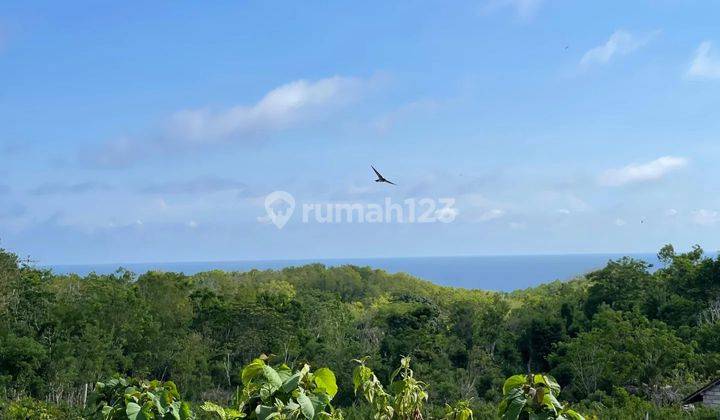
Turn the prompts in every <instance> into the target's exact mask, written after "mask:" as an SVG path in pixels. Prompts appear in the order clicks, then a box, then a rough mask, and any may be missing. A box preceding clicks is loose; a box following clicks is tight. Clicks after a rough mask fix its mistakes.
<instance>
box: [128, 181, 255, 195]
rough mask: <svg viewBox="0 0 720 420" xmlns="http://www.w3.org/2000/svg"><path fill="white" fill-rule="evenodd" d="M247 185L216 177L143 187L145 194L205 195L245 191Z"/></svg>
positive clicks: (142, 190)
mask: <svg viewBox="0 0 720 420" xmlns="http://www.w3.org/2000/svg"><path fill="white" fill-rule="evenodd" d="M246 190H247V185H245V184H244V183H242V182H240V181H236V180H233V179H227V178H217V177H200V178H195V179H190V180H186V181H171V182H165V183H159V184H152V185H147V186H144V187H142V188H141V189H140V192H142V193H146V194H207V193H214V192H220V191H241V192H243V191H246Z"/></svg>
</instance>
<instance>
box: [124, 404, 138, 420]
mask: <svg viewBox="0 0 720 420" xmlns="http://www.w3.org/2000/svg"><path fill="white" fill-rule="evenodd" d="M141 410H142V407H140V406H139V405H138V404H136V403H134V402H130V403H128V404H127V406H126V407H125V414H126V415H127V417H128V419H129V420H136V419H138V417H139V416H140V411H141Z"/></svg>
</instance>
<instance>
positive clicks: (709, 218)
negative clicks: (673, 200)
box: [692, 209, 720, 226]
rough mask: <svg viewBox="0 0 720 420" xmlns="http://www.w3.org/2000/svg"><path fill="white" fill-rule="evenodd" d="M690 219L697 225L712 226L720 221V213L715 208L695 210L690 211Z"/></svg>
mask: <svg viewBox="0 0 720 420" xmlns="http://www.w3.org/2000/svg"><path fill="white" fill-rule="evenodd" d="M692 221H693V222H694V223H697V224H698V225H703V226H713V225H715V224H716V223H717V222H720V213H718V212H717V211H715V210H706V209H700V210H695V211H694V212H692Z"/></svg>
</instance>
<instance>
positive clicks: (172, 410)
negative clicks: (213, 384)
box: [85, 378, 195, 420]
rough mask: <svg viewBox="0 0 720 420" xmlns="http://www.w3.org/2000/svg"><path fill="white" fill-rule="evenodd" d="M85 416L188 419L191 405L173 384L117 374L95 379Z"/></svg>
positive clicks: (144, 419) (106, 419) (132, 418)
mask: <svg viewBox="0 0 720 420" xmlns="http://www.w3.org/2000/svg"><path fill="white" fill-rule="evenodd" d="M85 418H87V419H97V420H101V419H102V420H116V419H117V420H121V419H128V420H149V419H175V420H191V419H194V418H195V416H194V414H193V412H192V410H191V409H190V405H189V404H188V403H187V402H184V401H182V400H181V399H180V394H179V393H178V390H177V388H176V387H175V384H174V383H172V382H170V381H167V382H160V381H142V380H137V379H126V378H116V379H111V380H109V381H107V382H98V383H97V384H96V385H95V391H94V392H93V394H92V395H91V396H90V400H89V401H88V407H87V408H86V414H85Z"/></svg>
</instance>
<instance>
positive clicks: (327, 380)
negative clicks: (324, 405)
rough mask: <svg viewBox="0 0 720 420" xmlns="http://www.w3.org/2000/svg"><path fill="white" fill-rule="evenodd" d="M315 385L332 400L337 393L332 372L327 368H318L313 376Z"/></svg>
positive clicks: (335, 381)
mask: <svg viewBox="0 0 720 420" xmlns="http://www.w3.org/2000/svg"><path fill="white" fill-rule="evenodd" d="M313 379H314V380H315V385H317V387H318V389H322V390H324V391H325V392H326V393H327V394H328V395H329V396H330V398H333V397H334V396H335V394H337V392H338V386H337V380H336V379H335V374H334V373H333V371H332V370H330V369H328V368H320V369H318V370H316V371H315V373H314V374H313Z"/></svg>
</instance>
